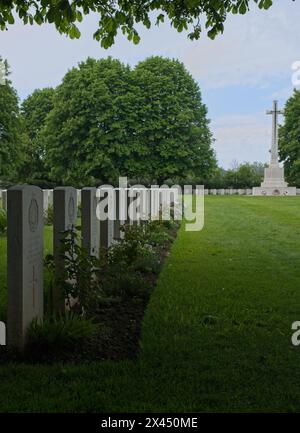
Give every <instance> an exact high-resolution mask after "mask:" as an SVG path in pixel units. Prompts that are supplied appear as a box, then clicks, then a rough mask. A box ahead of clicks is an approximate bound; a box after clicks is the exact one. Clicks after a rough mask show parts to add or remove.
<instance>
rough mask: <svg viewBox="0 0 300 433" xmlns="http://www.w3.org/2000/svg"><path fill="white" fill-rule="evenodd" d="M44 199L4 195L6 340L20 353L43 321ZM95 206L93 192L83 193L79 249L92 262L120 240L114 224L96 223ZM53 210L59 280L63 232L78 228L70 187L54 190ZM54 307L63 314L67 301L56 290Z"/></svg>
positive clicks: (22, 188) (22, 189)
mask: <svg viewBox="0 0 300 433" xmlns="http://www.w3.org/2000/svg"><path fill="white" fill-rule="evenodd" d="M44 197H45V194H44V193H43V191H42V190H41V189H40V188H38V187H36V186H30V185H19V186H15V187H12V188H9V189H8V191H7V221H8V224H7V225H8V227H7V287H8V314H7V340H8V344H9V345H11V346H13V347H16V348H18V349H22V348H23V347H24V344H25V339H26V330H27V327H28V325H29V324H30V323H31V321H32V320H33V319H35V318H36V319H42V318H43V308H44V299H43V298H44V290H43V258H44V206H45V200H44ZM98 202H99V199H98V197H97V189H96V188H83V189H82V190H81V230H82V233H81V236H82V245H83V246H84V247H85V248H86V249H87V251H88V253H89V254H91V255H95V256H97V255H98V254H99V251H100V249H101V248H102V247H103V248H107V247H109V246H110V245H111V243H112V242H113V239H117V238H120V236H121V233H120V224H119V222H118V221H109V220H106V221H99V220H98V219H97V216H96V206H97V204H98ZM53 208H54V222H53V253H54V260H55V265H56V266H55V269H56V271H55V272H57V274H56V275H59V273H60V272H61V267H62V266H64V263H63V257H62V256H61V254H60V246H61V239H62V236H63V232H65V231H66V230H69V229H71V228H74V227H76V222H77V210H78V191H77V190H76V189H75V188H72V187H60V188H56V189H54V190H53ZM53 307H54V311H56V312H61V311H63V310H64V309H65V300H64V299H63V298H62V296H61V293H60V291H59V290H58V287H57V286H55V285H54V287H53Z"/></svg>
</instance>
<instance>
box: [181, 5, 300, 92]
mask: <svg viewBox="0 0 300 433" xmlns="http://www.w3.org/2000/svg"><path fill="white" fill-rule="evenodd" d="M283 3H284V4H283ZM299 22H300V9H299V6H298V5H296V4H295V3H294V2H290V3H288V2H277V3H276V4H274V6H273V7H272V8H271V9H269V10H268V11H261V10H258V9H257V8H255V9H253V10H252V11H251V12H250V13H249V14H248V15H245V16H232V17H230V18H229V20H228V22H227V24H226V26H225V33H224V35H223V36H221V37H218V38H217V39H216V40H214V41H207V40H206V41H205V42H204V43H199V44H198V45H194V46H193V47H191V46H190V47H188V46H187V47H186V48H187V50H186V51H185V54H184V62H185V64H186V65H187V67H188V69H189V70H190V71H191V72H192V73H193V75H195V76H197V77H199V79H200V78H201V82H202V83H203V84H204V85H205V86H207V87H212V88H218V87H223V86H229V85H238V84H240V85H251V86H257V85H262V86H265V85H266V83H267V82H268V81H269V80H271V79H274V78H276V79H278V78H280V77H282V76H288V77H290V76H291V74H292V71H291V65H292V63H293V62H294V61H296V60H298V59H299V58H300V50H299V34H297V33H296V31H295V30H296V29H299ZM297 36H298V37H297Z"/></svg>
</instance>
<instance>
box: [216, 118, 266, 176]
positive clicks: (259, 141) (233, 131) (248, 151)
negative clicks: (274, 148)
mask: <svg viewBox="0 0 300 433" xmlns="http://www.w3.org/2000/svg"><path fill="white" fill-rule="evenodd" d="M211 127H212V131H213V134H214V138H215V139H216V142H215V144H214V147H215V150H216V152H217V156H218V160H219V162H220V165H222V166H223V167H225V168H228V167H230V165H231V162H232V161H233V160H237V161H238V162H245V161H247V162H254V161H260V162H268V161H269V158H270V156H269V149H270V147H271V119H269V118H268V117H267V116H266V115H265V113H256V114H245V115H240V114H233V115H230V116H220V117H217V118H216V119H215V120H214V121H213V122H212V124H211Z"/></svg>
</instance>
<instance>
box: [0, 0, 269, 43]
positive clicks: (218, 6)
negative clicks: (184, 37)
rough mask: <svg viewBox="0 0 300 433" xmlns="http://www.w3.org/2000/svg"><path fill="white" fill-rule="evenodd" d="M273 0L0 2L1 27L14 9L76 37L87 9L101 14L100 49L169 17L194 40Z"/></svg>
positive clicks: (11, 18) (31, 20) (21, 15)
mask: <svg viewBox="0 0 300 433" xmlns="http://www.w3.org/2000/svg"><path fill="white" fill-rule="evenodd" d="M272 3H273V2H272V0H186V1H182V0H174V1H170V0H145V1H142V0H73V1H72V2H70V1H68V0H60V1H53V0H42V1H28V0H2V1H1V0H0V28H1V29H2V30H5V29H6V28H7V25H8V24H13V23H14V11H16V13H17V15H18V16H19V18H21V19H22V20H23V22H24V24H28V23H29V24H33V23H34V22H35V23H37V24H43V23H51V24H54V25H55V27H56V28H57V30H58V31H59V32H60V33H65V34H68V35H69V36H70V37H71V38H79V37H80V31H79V29H78V27H77V25H76V24H77V23H78V22H80V21H82V19H83V16H84V15H87V14H89V13H92V12H94V13H97V14H98V15H99V27H98V29H97V30H96V32H95V33H94V38H95V39H97V40H99V41H101V45H102V46H103V47H109V46H111V45H112V44H113V43H114V41H115V37H116V35H117V33H118V31H119V30H120V31H122V32H123V33H124V34H126V35H127V37H128V39H130V40H133V42H134V43H138V42H139V35H138V32H137V30H136V24H138V23H141V24H143V25H144V26H146V27H147V28H150V27H151V24H152V22H153V21H154V22H155V23H156V24H159V23H160V22H162V21H164V19H165V18H168V19H169V20H170V22H171V25H172V26H173V27H174V28H175V29H176V30H177V31H178V32H181V31H182V30H187V31H188V36H189V37H190V38H191V39H198V38H199V36H200V34H201V31H202V28H205V29H206V30H207V33H208V36H209V37H210V38H214V37H215V36H216V35H217V34H218V33H222V32H223V30H224V23H225V21H226V18H227V16H228V14H231V13H233V14H237V13H239V14H245V13H246V12H247V11H248V10H249V8H250V5H251V4H256V5H258V7H259V8H260V9H268V8H269V7H270V6H271V5H272Z"/></svg>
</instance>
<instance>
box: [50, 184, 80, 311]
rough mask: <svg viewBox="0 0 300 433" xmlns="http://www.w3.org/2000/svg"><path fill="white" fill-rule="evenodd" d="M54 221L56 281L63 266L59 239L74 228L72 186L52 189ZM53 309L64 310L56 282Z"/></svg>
mask: <svg viewBox="0 0 300 433" xmlns="http://www.w3.org/2000/svg"><path fill="white" fill-rule="evenodd" d="M53 197H54V223H53V252H54V261H55V272H56V278H55V279H56V281H57V280H58V279H59V278H60V276H61V272H62V269H63V267H64V259H63V257H62V256H61V241H62V238H63V234H64V232H66V231H67V230H72V229H75V227H76V220H77V192H76V189H75V188H72V187H59V188H55V189H54V195H53ZM53 308H54V311H64V310H65V299H63V297H62V293H61V290H60V287H59V285H58V284H54V287H53Z"/></svg>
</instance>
